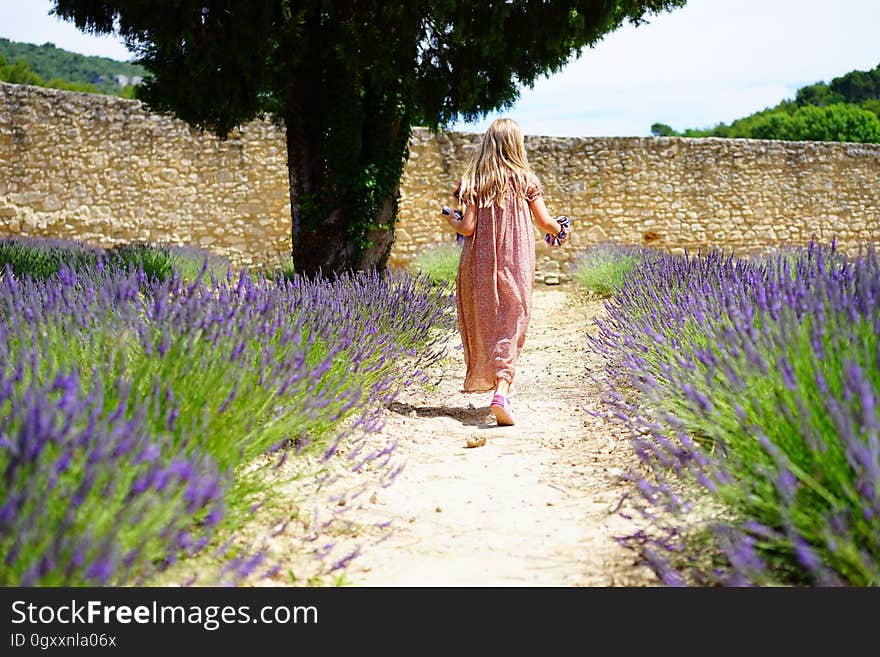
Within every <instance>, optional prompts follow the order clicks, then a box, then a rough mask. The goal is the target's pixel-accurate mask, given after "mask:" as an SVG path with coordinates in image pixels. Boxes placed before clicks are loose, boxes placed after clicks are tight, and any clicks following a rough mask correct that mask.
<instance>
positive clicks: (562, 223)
mask: <svg viewBox="0 0 880 657" xmlns="http://www.w3.org/2000/svg"><path fill="white" fill-rule="evenodd" d="M556 221H557V223H558V224H559V232H558V233H557V234H556V235H552V234H550V233H547V234H546V235H544V241H545V242H547V244H549V245H550V246H562V244H563V243H564V242H565V240H566V239H567V238H568V229H569V228H571V219H569V218H568V217H566V216H565V215H562V216H561V217H556Z"/></svg>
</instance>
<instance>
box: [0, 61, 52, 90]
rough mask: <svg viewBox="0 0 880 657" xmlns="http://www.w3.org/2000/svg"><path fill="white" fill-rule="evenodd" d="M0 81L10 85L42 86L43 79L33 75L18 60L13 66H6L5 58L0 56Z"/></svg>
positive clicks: (26, 66)
mask: <svg viewBox="0 0 880 657" xmlns="http://www.w3.org/2000/svg"><path fill="white" fill-rule="evenodd" d="M0 80H2V81H3V82H9V83H11V84H32V85H36V86H42V85H43V84H44V83H43V78H41V77H40V76H39V75H37V74H36V73H34V72H33V71H32V70H31V69H30V67H29V66H28V65H27V64H26V63H25V62H23V61H21V60H18V61H17V62H15V63H14V64H8V63H7V62H6V58H5V57H3V55H0Z"/></svg>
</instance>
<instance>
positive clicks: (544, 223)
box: [529, 196, 571, 235]
mask: <svg viewBox="0 0 880 657" xmlns="http://www.w3.org/2000/svg"><path fill="white" fill-rule="evenodd" d="M529 209H530V210H531V211H532V217H534V219H535V223H537V224H538V228H540V229H541V232H542V233H550V234H551V235H556V234H557V233H559V224H558V223H557V222H556V219H554V218H553V217H551V216H550V212H549V211H548V210H547V206H546V205H545V204H544V197H543V196H539V197H538V198H536V199H535V200H534V201H531V202H530V203H529ZM568 232H569V233H571V229H569V231H568Z"/></svg>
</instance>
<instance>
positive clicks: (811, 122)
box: [651, 65, 880, 143]
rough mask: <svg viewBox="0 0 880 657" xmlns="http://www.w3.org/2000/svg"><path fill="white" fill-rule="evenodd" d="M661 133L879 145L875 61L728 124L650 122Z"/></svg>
mask: <svg viewBox="0 0 880 657" xmlns="http://www.w3.org/2000/svg"><path fill="white" fill-rule="evenodd" d="M651 132H652V133H653V134H654V135H656V136H661V137H745V138H751V139H787V140H792V139H794V140H818V141H853V142H871V143H880V65H878V66H877V68H875V69H873V70H868V71H850V72H849V73H847V74H845V75H842V76H840V77H836V78H834V79H833V80H831V82H830V83H825V82H816V83H815V84H811V85H807V86H805V87H801V88H800V89H798V90H797V94H796V95H795V98H794V99H793V100H783V101H782V102H780V103H779V104H778V105H776V106H774V107H768V108H766V109H763V110H761V111H760V112H755V113H754V114H750V115H748V116H746V117H743V118H741V119H737V120H735V121H733V122H732V123H730V125H728V124H726V123H719V124H718V125H716V126H715V127H713V128H705V129H695V128H688V129H686V130H683V131H682V132H676V131H675V130H673V129H672V128H671V127H669V126H668V125H666V124H663V123H655V124H654V125H652V126H651Z"/></svg>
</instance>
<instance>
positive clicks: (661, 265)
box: [591, 243, 880, 586]
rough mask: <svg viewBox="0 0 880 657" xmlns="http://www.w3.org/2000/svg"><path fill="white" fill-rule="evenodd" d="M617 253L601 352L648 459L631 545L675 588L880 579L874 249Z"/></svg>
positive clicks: (877, 266) (636, 475) (639, 471)
mask: <svg viewBox="0 0 880 657" xmlns="http://www.w3.org/2000/svg"><path fill="white" fill-rule="evenodd" d="M604 248H605V249H606V250H607V249H611V250H612V251H613V247H604ZM619 248H620V254H621V256H623V257H625V258H631V257H632V256H633V254H639V255H641V256H645V257H641V258H640V260H639V261H638V262H637V264H636V265H635V266H633V267H631V268H630V269H629V270H628V273H627V274H626V276H625V277H623V279H622V283H621V284H620V285H619V287H617V288H616V290H615V292H614V293H613V295H612V296H610V297H609V299H608V301H607V302H606V308H607V311H608V316H607V318H606V319H603V320H597V324H598V326H597V327H596V328H597V331H596V335H595V336H594V337H593V338H591V348H592V349H594V350H596V351H597V352H599V353H601V354H602V355H603V356H604V362H605V368H604V371H602V372H596V373H593V376H594V377H595V378H596V379H597V380H599V381H600V382H601V383H602V385H603V386H605V387H606V390H607V391H608V393H607V400H606V401H607V407H608V408H609V409H610V411H609V412H608V415H607V416H608V418H609V419H612V420H614V421H616V422H621V423H623V424H624V425H626V427H628V429H629V430H630V431H631V435H632V436H633V445H634V447H635V451H636V453H637V454H638V459H639V466H638V467H636V468H634V469H633V471H632V473H631V477H632V479H633V482H634V486H635V489H636V490H638V491H639V493H640V495H639V501H638V503H637V504H636V506H637V508H638V509H639V510H640V512H641V513H642V514H643V521H644V527H645V529H644V530H642V531H639V532H637V533H636V534H634V535H631V536H628V537H623V538H622V540H624V541H625V542H626V543H627V545H629V546H631V547H633V548H634V549H636V550H638V552H639V553H640V554H641V555H642V556H643V557H644V558H645V559H647V560H648V561H649V562H650V564H651V565H652V567H653V568H654V570H655V572H657V574H658V575H659V576H660V577H661V578H662V580H663V582H665V583H666V584H669V585H697V586H707V585H718V584H721V585H733V586H748V585H761V586H782V585H807V586H876V585H878V584H880V405H878V399H880V261H878V255H877V253H876V251H875V250H874V249H873V248H871V247H870V246H868V247H866V248H864V249H863V250H862V252H861V253H860V254H859V255H858V256H851V257H847V256H845V255H844V254H842V253H839V252H837V251H836V250H835V247H834V244H833V243H832V244H831V245H827V246H823V245H819V244H810V245H809V246H808V247H804V248H792V249H786V250H782V251H779V252H778V253H776V254H773V255H767V256H765V257H761V258H753V259H749V260H746V259H740V258H736V257H734V256H732V255H725V254H724V253H722V252H721V251H717V250H716V251H712V252H710V253H708V254H698V255H690V256H688V255H685V256H673V255H668V254H662V253H659V252H656V251H651V252H650V257H647V256H646V254H647V253H648V252H647V251H645V252H640V251H638V250H633V249H631V248H625V247H619ZM606 256H607V253H606ZM606 259H607V258H606Z"/></svg>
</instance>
